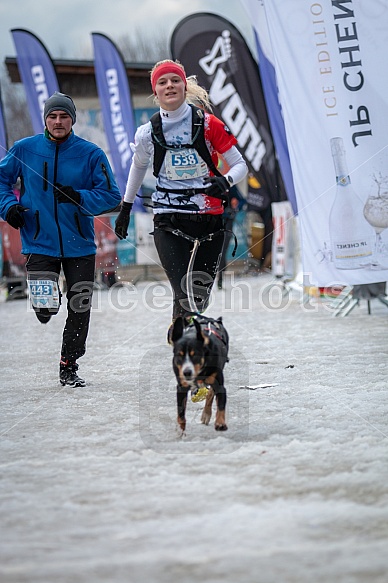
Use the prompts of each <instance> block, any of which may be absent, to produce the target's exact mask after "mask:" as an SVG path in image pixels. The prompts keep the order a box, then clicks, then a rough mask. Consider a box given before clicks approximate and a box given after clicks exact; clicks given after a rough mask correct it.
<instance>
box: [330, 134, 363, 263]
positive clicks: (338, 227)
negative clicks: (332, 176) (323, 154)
mask: <svg viewBox="0 0 388 583" xmlns="http://www.w3.org/2000/svg"><path fill="white" fill-rule="evenodd" d="M330 146H331V153H332V156H333V161H334V168H335V172H336V180H337V189H336V194H335V199H334V203H333V206H332V208H331V211H330V216H329V231H330V239H331V246H332V252H333V261H334V265H335V267H336V268H337V269H360V268H362V267H365V264H366V263H367V258H368V257H369V258H370V257H371V256H372V252H373V230H372V229H371V227H370V225H369V224H368V223H367V221H366V220H365V218H364V213H363V210H364V204H363V202H362V200H361V199H360V198H359V197H358V195H357V193H356V192H355V191H354V189H353V186H352V184H351V182H350V177H349V172H348V169H347V163H346V156H345V149H344V145H343V140H342V138H331V140H330Z"/></svg>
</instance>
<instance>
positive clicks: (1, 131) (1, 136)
mask: <svg viewBox="0 0 388 583" xmlns="http://www.w3.org/2000/svg"><path fill="white" fill-rule="evenodd" d="M6 153H7V131H6V129H5V123H4V112H3V103H2V100H1V92H0V160H2V159H3V158H4V156H5V155H6Z"/></svg>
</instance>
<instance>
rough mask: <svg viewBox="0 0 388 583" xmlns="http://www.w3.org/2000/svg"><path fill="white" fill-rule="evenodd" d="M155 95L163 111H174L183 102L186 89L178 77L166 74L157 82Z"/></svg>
mask: <svg viewBox="0 0 388 583" xmlns="http://www.w3.org/2000/svg"><path fill="white" fill-rule="evenodd" d="M155 93H156V97H157V98H158V100H159V103H160V106H161V107H162V108H163V109H166V110H167V111H174V110H175V109H178V107H180V106H181V105H182V103H183V102H184V100H185V97H186V87H185V84H184V82H183V80H182V79H181V77H179V75H176V74H175V73H166V74H165V75H162V76H161V77H159V79H158V80H157V82H156V85H155Z"/></svg>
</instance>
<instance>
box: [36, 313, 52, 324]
mask: <svg viewBox="0 0 388 583" xmlns="http://www.w3.org/2000/svg"><path fill="white" fill-rule="evenodd" d="M35 314H36V317H37V318H38V320H39V322H41V323H42V324H47V322H48V321H49V320H50V318H51V315H52V314H42V313H40V312H35Z"/></svg>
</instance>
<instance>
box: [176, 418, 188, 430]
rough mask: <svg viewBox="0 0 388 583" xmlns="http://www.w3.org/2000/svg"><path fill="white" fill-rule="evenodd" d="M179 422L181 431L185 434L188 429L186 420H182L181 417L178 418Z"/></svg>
mask: <svg viewBox="0 0 388 583" xmlns="http://www.w3.org/2000/svg"><path fill="white" fill-rule="evenodd" d="M177 422H178V425H179V428H180V429H181V431H182V433H184V431H185V429H186V419H181V417H178V418H177Z"/></svg>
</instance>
